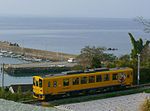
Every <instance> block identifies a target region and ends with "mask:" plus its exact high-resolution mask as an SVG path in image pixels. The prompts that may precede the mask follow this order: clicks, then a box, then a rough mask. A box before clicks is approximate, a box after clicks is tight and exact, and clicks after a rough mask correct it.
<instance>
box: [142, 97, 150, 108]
mask: <svg viewBox="0 0 150 111" xmlns="http://www.w3.org/2000/svg"><path fill="white" fill-rule="evenodd" d="M142 111H150V99H147V100H146V101H145V103H144V104H143V106H142Z"/></svg>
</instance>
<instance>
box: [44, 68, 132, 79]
mask: <svg viewBox="0 0 150 111" xmlns="http://www.w3.org/2000/svg"><path fill="white" fill-rule="evenodd" d="M127 69H131V68H128V67H123V68H95V69H87V70H73V71H65V72H62V73H58V74H48V75H45V76H42V77H43V78H48V77H55V76H66V75H75V74H89V73H95V72H105V71H117V70H127Z"/></svg>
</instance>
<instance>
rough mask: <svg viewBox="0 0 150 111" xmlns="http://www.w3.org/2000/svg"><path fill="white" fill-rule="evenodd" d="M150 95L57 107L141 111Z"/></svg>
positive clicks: (80, 110) (75, 110)
mask: <svg viewBox="0 0 150 111" xmlns="http://www.w3.org/2000/svg"><path fill="white" fill-rule="evenodd" d="M149 97H150V94H147V93H138V94H132V95H127V96H120V97H113V98H107V99H100V100H94V101H88V102H82V103H73V104H66V105H60V106H56V108H58V109H63V110H68V111H139V110H140V108H141V105H142V104H143V103H144V101H145V100H146V98H149Z"/></svg>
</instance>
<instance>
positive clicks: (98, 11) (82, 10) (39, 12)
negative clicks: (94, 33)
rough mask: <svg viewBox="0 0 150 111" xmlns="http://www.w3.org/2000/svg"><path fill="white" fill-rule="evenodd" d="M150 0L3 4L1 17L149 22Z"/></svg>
mask: <svg viewBox="0 0 150 111" xmlns="http://www.w3.org/2000/svg"><path fill="white" fill-rule="evenodd" d="M149 11H150V0H0V15H1V16H9V15H11V16H49V17H103V18H135V17H137V16H143V17H144V18H150V14H149Z"/></svg>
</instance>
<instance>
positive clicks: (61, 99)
mask: <svg viewBox="0 0 150 111" xmlns="http://www.w3.org/2000/svg"><path fill="white" fill-rule="evenodd" d="M146 89H150V83H148V84H141V85H133V86H130V87H127V88H125V89H121V90H114V91H104V92H96V93H94V94H82V95H76V96H69V95H64V96H57V97H53V98H51V100H48V101H40V100H36V99H35V100H28V101H22V103H25V104H32V105H37V106H55V105H60V104H69V103H75V102H84V101H91V100H96V99H104V98H109V97H116V96H123V95H128V94H134V93H140V92H143V91H144V90H146Z"/></svg>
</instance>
